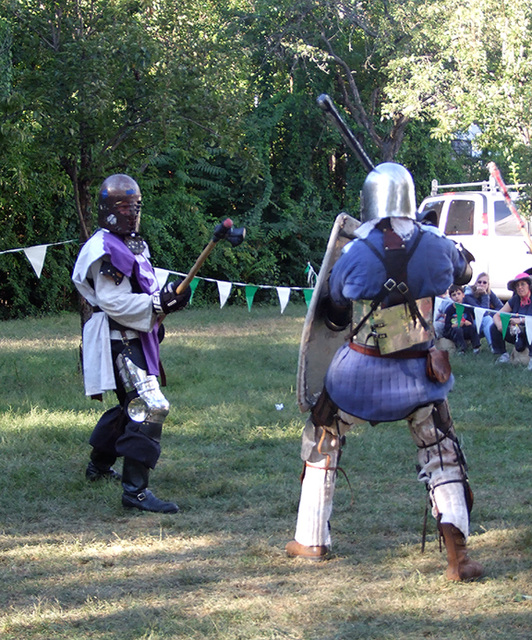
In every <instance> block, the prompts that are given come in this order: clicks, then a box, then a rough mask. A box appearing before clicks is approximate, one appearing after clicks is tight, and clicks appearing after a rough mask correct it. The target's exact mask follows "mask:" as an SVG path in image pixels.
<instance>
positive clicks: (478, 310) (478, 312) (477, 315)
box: [474, 307, 486, 333]
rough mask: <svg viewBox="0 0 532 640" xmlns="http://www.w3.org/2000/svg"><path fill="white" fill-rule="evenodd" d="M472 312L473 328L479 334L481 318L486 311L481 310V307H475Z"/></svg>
mask: <svg viewBox="0 0 532 640" xmlns="http://www.w3.org/2000/svg"><path fill="white" fill-rule="evenodd" d="M474 312H475V326H476V328H477V331H478V332H479V333H480V325H481V324H482V318H483V317H484V314H485V313H486V309H483V308H482V307H475V308H474Z"/></svg>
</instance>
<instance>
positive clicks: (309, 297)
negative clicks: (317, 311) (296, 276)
mask: <svg viewBox="0 0 532 640" xmlns="http://www.w3.org/2000/svg"><path fill="white" fill-rule="evenodd" d="M313 293H314V289H303V295H304V296H305V303H306V305H307V309H308V308H309V306H310V301H311V300H312V294H313Z"/></svg>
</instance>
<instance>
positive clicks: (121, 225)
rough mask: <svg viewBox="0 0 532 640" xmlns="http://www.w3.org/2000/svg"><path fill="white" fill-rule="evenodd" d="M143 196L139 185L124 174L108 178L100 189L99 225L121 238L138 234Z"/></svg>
mask: <svg viewBox="0 0 532 640" xmlns="http://www.w3.org/2000/svg"><path fill="white" fill-rule="evenodd" d="M141 200H142V196H141V193H140V188H139V185H138V184H137V183H136V182H135V180H133V178H130V177H129V176H126V175H125V174H123V173H116V174H114V175H112V176H109V177H108V178H106V179H105V180H104V181H103V183H102V186H101V187H100V195H99V199H98V224H99V225H100V227H102V228H103V229H108V230H109V231H112V232H113V233H116V234H118V235H121V236H127V235H130V234H132V233H137V232H138V230H139V226H140V208H141Z"/></svg>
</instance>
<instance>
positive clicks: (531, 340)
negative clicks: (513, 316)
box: [525, 316, 532, 344]
mask: <svg viewBox="0 0 532 640" xmlns="http://www.w3.org/2000/svg"><path fill="white" fill-rule="evenodd" d="M525 329H526V339H527V340H528V344H532V316H525Z"/></svg>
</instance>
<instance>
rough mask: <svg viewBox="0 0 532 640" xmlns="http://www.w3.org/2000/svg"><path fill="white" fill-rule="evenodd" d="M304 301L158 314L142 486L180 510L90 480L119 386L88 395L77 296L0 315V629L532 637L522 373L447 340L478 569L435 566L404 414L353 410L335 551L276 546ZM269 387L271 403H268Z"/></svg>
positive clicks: (294, 461)
mask: <svg viewBox="0 0 532 640" xmlns="http://www.w3.org/2000/svg"><path fill="white" fill-rule="evenodd" d="M304 314H305V308H304V306H303V305H295V304H290V305H288V307H287V309H286V311H285V313H284V314H283V315H281V314H280V312H279V309H278V308H261V307H259V306H257V307H255V308H253V309H252V311H251V312H248V311H247V309H244V308H237V307H226V308H224V309H221V310H220V309H218V308H212V309H194V308H192V309H189V310H186V311H184V312H181V313H179V314H175V315H173V316H170V317H168V318H167V321H166V325H167V338H166V340H165V342H164V343H163V345H162V357H163V362H164V365H165V369H166V374H167V378H168V387H167V388H166V390H165V394H166V395H167V397H168V398H169V400H170V402H171V404H172V409H171V412H170V415H169V417H168V419H167V421H166V423H165V428H164V431H163V442H162V445H163V453H162V456H161V460H160V462H159V464H158V465H157V468H156V469H155V471H154V472H153V474H152V481H151V488H152V489H153V490H154V492H155V493H156V494H157V495H158V496H160V497H161V498H164V499H169V500H176V501H177V502H178V504H179V505H180V507H181V512H180V513H179V514H177V515H158V514H148V513H140V512H139V513H130V512H126V511H125V510H124V509H123V508H122V507H121V504H120V495H121V489H120V486H119V485H116V484H112V483H102V484H88V483H86V482H85V479H84V470H85V466H86V463H87V459H88V453H89V446H88V444H87V440H88V438H89V435H90V433H91V430H92V427H93V425H94V424H95V422H96V420H97V419H98V417H99V415H100V414H101V412H102V411H103V410H104V409H105V408H107V407H109V406H112V404H114V398H113V396H112V395H111V394H109V397H105V398H104V402H103V403H98V402H95V401H91V400H90V399H87V398H85V397H84V395H83V389H82V380H81V376H80V373H79V370H78V347H79V319H78V318H77V317H76V316H75V315H68V314H67V315H61V316H57V317H54V318H45V319H38V320H25V321H13V322H3V323H1V324H0V385H1V386H0V389H1V391H0V412H1V413H0V447H1V449H0V451H1V460H2V470H1V471H2V472H1V473H0V580H1V582H2V587H1V588H0V637H2V639H3V640H12V639H13V640H14V639H15V638H16V639H17V640H20V639H22V640H36V639H48V638H56V639H58V640H63V639H65V640H66V639H69V640H81V639H85V638H87V639H88V638H90V639H96V640H104V639H105V640H110V639H114V638H117V639H120V640H129V639H131V640H138V639H145V640H160V639H162V638H170V639H194V640H196V639H198V640H199V639H207V640H215V639H216V640H237V639H238V640H263V639H264V640H351V639H353V640H355V639H358V638H364V639H366V638H367V639H375V640H388V639H390V640H391V639H394V640H402V639H406V638H408V639H416V640H417V639H422V638H434V639H438V640H447V639H449V640H451V639H452V640H457V639H458V640H460V639H462V638H463V639H466V638H467V639H471V638H472V639H475V640H477V639H478V640H480V639H482V640H486V639H489V640H491V639H495V638H497V639H500V638H504V639H505V640H517V639H519V640H525V639H526V640H530V638H532V551H531V548H532V527H531V522H530V520H531V512H532V506H531V502H532V490H531V478H532V468H531V466H532V465H531V457H530V453H531V450H532V429H531V424H530V423H531V418H530V413H531V411H530V407H531V400H532V373H531V372H528V371H527V370H526V369H525V368H523V367H517V366H511V365H508V366H499V367H496V366H494V364H493V362H494V359H495V358H494V356H492V355H491V354H489V353H486V352H481V353H480V354H479V355H478V356H473V354H467V355H466V356H465V357H462V358H458V357H454V356H453V357H452V364H453V370H454V373H455V376H456V384H455V390H454V391H453V392H452V394H451V395H450V404H451V410H452V412H453V417H454V420H455V423H456V426H457V430H458V433H459V435H460V437H461V439H462V441H463V444H464V448H465V451H466V455H467V457H468V461H469V466H470V477H471V482H472V486H473V489H474V492H475V508H474V510H473V514H472V535H471V538H470V548H471V554H472V555H473V556H474V558H475V559H477V560H479V561H481V562H482V563H483V564H484V565H485V568H486V576H485V577H484V578H483V579H482V580H480V581H479V582H477V583H472V584H455V583H449V582H447V581H446V580H445V579H444V577H443V571H444V568H445V564H446V562H445V554H444V553H443V554H441V553H440V552H439V548H438V542H437V539H436V536H435V528H434V525H433V523H432V522H430V521H429V535H428V542H427V548H426V550H425V553H424V554H421V553H420V543H421V529H422V521H423V512H424V507H425V491H424V488H423V487H422V486H421V485H420V484H419V483H418V482H417V481H416V473H415V450H414V445H413V443H412V442H411V440H410V436H409V434H408V430H407V428H406V425H405V424H404V423H394V424H382V425H378V426H376V427H371V426H369V425H363V426H362V427H360V428H359V429H357V430H356V431H355V432H352V433H350V434H349V435H348V438H347V445H346V447H345V450H344V455H343V457H342V466H343V468H344V469H345V471H346V473H347V475H348V477H349V480H350V483H351V485H352V488H353V491H352V492H351V491H350V489H349V487H348V485H347V483H346V481H345V479H343V478H342V476H340V478H339V481H338V489H337V493H336V500H335V509H334V513H333V518H332V522H331V524H332V528H333V541H334V555H333V557H332V559H331V560H330V561H328V562H326V563H322V564H318V565H314V564H307V563H305V562H304V561H300V560H291V559H288V558H287V557H286V556H285V554H284V545H285V544H286V542H287V541H288V540H290V539H291V538H292V536H293V532H294V526H295V518H296V510H297V504H298V498H299V479H298V478H299V473H300V471H301V462H300V459H299V434H300V430H301V427H302V426H303V421H304V416H303V415H302V414H300V413H299V410H298V408H297V405H296V399H295V375H296V368H297V354H298V348H299V337H300V333H301V328H302V324H303V318H304ZM276 404H283V405H284V409H282V410H281V411H279V410H277V409H276V406H275V405H276Z"/></svg>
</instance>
